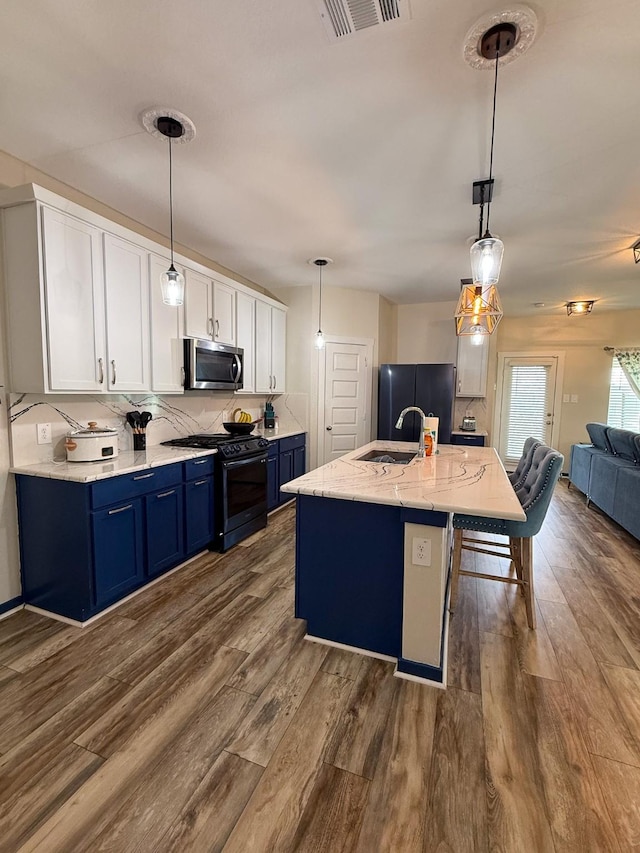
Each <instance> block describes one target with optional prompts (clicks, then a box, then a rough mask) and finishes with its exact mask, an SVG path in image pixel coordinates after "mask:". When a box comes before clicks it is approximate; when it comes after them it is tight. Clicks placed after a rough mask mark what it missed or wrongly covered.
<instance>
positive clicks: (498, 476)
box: [281, 441, 526, 521]
mask: <svg viewBox="0 0 640 853" xmlns="http://www.w3.org/2000/svg"><path fill="white" fill-rule="evenodd" d="M369 450H380V451H381V453H383V452H384V451H385V450H399V451H412V450H413V451H415V450H416V443H415V442H407V441H372V442H370V443H369V444H365V445H364V446H363V447H359V448H358V449H357V450H353V451H351V453H347V454H346V455H345V456H341V457H340V458H339V459H336V460H335V461H333V462H328V463H327V464H326V465H322V466H321V467H320V468H316V469H315V470H314V471H310V472H309V473H308V474H304V476H302V477H298V479H296V480H292V481H291V482H289V483H286V484H285V485H284V486H281V491H283V492H289V493H290V494H300V495H312V496H315V497H325V498H337V499H338V500H349V501H362V502H364V503H376V504H390V505H396V506H404V507H412V508H414V509H430V510H436V511H438V512H459V513H466V514H468V515H484V516H490V517H491V518H507V519H512V520H513V521H524V520H525V518H526V516H525V514H524V512H523V510H522V507H521V506H520V502H519V500H518V498H517V496H516V493H515V492H514V490H513V488H512V486H511V483H510V482H509V479H508V477H507V475H506V472H505V470H504V467H503V465H502V462H501V461H500V458H499V456H498V454H497V453H496V451H495V449H494V448H493V447H467V446H464V445H452V444H441V445H439V446H438V451H439V452H438V454H437V455H435V456H427V457H424V458H418V457H416V458H415V459H413V460H412V461H411V462H409V464H408V465H394V464H391V463H384V462H362V461H359V460H358V457H359V456H363V455H364V454H365V453H367V451H369Z"/></svg>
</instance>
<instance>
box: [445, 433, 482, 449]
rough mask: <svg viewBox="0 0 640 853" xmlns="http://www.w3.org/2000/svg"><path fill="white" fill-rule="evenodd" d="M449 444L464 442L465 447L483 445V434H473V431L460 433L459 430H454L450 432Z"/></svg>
mask: <svg viewBox="0 0 640 853" xmlns="http://www.w3.org/2000/svg"><path fill="white" fill-rule="evenodd" d="M451 444H466V445H467V447H484V436H483V435H473V433H469V434H468V435H460V433H459V432H455V433H452V434H451Z"/></svg>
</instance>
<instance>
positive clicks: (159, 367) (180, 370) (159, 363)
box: [149, 254, 184, 394]
mask: <svg viewBox="0 0 640 853" xmlns="http://www.w3.org/2000/svg"><path fill="white" fill-rule="evenodd" d="M169 263H170V261H169V259H168V258H161V257H160V256H159V255H154V254H151V255H149V305H150V307H151V390H152V391H154V392H155V393H156V394H182V393H183V391H184V366H183V365H184V346H183V339H182V328H183V322H184V320H183V313H184V312H183V309H182V306H174V305H165V303H164V302H163V301H162V288H161V287H160V276H161V275H162V273H164V272H166V271H167V269H168V268H169ZM176 269H178V271H180V269H179V267H176Z"/></svg>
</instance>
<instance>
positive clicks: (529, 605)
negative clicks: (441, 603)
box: [449, 444, 564, 629]
mask: <svg viewBox="0 0 640 853" xmlns="http://www.w3.org/2000/svg"><path fill="white" fill-rule="evenodd" d="M563 463H564V457H563V456H562V454H561V453H558V451H557V450H553V449H552V448H550V447H547V446H546V445H544V444H540V445H539V446H538V447H536V448H535V449H534V452H533V458H532V460H531V466H530V468H529V471H528V473H527V475H526V477H525V479H524V481H523V482H522V484H521V485H520V486H519V488H518V489H516V494H517V495H518V498H519V500H520V503H521V505H522V509H523V510H524V511H525V513H526V516H527V518H526V521H510V520H508V519H504V518H486V517H483V516H477V515H458V514H455V515H454V516H453V527H454V531H453V561H452V569H451V598H450V603H449V610H450V612H451V613H453V611H454V608H455V604H456V600H457V597H458V580H459V577H460V575H468V576H469V577H475V578H485V579H487V580H496V581H501V582H502V583H513V584H518V586H519V587H520V589H521V591H522V593H523V595H524V600H525V607H526V611H527V624H528V625H529V628H532V629H533V628H535V627H536V610H535V602H534V594H533V564H532V555H533V547H532V546H533V537H534V536H535V535H536V533H538V531H539V530H540V528H541V527H542V523H543V521H544V519H545V516H546V514H547V509H548V508H549V504H550V502H551V496H552V495H553V490H554V488H555V485H556V483H557V482H558V479H559V477H560V474H561V472H562V465H563ZM465 530H473V531H479V532H481V533H490V534H495V535H498V536H508V537H509V542H508V543H506V542H500V541H495V540H494V539H474V538H472V537H468V536H464V533H463V531H465ZM486 546H491V547H490V548H488V547H486ZM496 548H502V549H503V550H502V551H498V550H494V549H496ZM463 550H465V551H477V552H479V553H481V554H491V555H493V556H495V557H506V558H508V559H510V560H511V561H512V562H513V564H514V566H515V569H516V577H515V578H513V577H503V576H502V575H488V574H482V573H481V572H467V571H463V570H462V569H461V568H460V560H461V557H462V551H463Z"/></svg>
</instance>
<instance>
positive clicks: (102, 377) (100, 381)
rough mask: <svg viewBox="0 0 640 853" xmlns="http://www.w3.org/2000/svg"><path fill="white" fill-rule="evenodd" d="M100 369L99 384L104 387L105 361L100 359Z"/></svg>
mask: <svg viewBox="0 0 640 853" xmlns="http://www.w3.org/2000/svg"><path fill="white" fill-rule="evenodd" d="M98 367H99V369H100V378H99V379H98V382H99V383H100V385H102V383H103V382H104V359H103V358H99V359H98Z"/></svg>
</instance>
